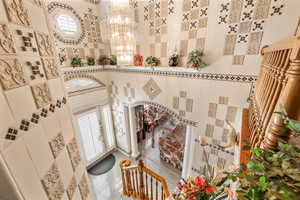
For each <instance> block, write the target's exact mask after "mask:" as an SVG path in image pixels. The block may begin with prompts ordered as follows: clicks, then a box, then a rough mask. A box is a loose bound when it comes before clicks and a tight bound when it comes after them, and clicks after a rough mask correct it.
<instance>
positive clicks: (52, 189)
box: [41, 164, 65, 200]
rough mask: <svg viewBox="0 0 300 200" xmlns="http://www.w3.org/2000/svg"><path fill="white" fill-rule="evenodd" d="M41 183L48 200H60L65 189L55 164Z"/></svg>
mask: <svg viewBox="0 0 300 200" xmlns="http://www.w3.org/2000/svg"><path fill="white" fill-rule="evenodd" d="M41 182H42V185H43V186H44V189H45V191H46V194H47V196H48V198H49V200H58V199H62V196H63V194H64V192H65V189H64V185H63V182H62V180H61V176H60V174H59V171H58V168H57V166H56V164H53V165H52V166H51V168H50V169H49V171H48V172H47V174H46V175H45V176H44V178H43V179H42V180H41Z"/></svg>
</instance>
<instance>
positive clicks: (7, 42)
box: [0, 24, 16, 54]
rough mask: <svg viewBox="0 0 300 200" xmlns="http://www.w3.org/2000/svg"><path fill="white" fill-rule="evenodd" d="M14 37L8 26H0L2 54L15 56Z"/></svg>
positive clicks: (0, 50) (0, 52) (0, 49)
mask: <svg viewBox="0 0 300 200" xmlns="http://www.w3.org/2000/svg"><path fill="white" fill-rule="evenodd" d="M15 53H16V49H15V46H14V42H13V39H12V35H11V33H10V31H9V30H8V27H7V25H6V24H0V54H15Z"/></svg>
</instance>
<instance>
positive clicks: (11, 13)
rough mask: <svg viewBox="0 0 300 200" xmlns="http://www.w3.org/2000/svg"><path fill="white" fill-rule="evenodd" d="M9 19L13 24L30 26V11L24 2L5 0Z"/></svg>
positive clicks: (21, 0)
mask: <svg viewBox="0 0 300 200" xmlns="http://www.w3.org/2000/svg"><path fill="white" fill-rule="evenodd" d="M4 3H5V7H6V10H7V15H8V19H9V21H10V22H11V23H14V24H18V25H23V26H30V21H29V17H28V11H27V9H26V8H25V6H24V3H23V0H4Z"/></svg>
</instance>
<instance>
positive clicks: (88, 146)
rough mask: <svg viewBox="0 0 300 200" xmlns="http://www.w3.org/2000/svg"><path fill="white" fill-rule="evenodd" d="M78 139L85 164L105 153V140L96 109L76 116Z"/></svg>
mask: <svg viewBox="0 0 300 200" xmlns="http://www.w3.org/2000/svg"><path fill="white" fill-rule="evenodd" d="M76 119H77V124H78V127H79V132H80V137H81V141H82V145H83V149H84V154H85V158H86V161H87V163H89V162H91V161H93V160H95V159H96V158H97V157H99V156H101V155H102V154H104V153H105V152H106V146H105V141H104V140H105V138H104V134H103V132H102V130H101V127H100V113H99V110H98V109H93V110H90V111H88V112H85V113H82V114H79V115H76Z"/></svg>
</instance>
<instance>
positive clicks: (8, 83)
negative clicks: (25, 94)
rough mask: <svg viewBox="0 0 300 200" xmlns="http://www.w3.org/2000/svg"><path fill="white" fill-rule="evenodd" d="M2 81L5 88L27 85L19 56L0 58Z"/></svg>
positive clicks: (0, 76) (0, 79)
mask: <svg viewBox="0 0 300 200" xmlns="http://www.w3.org/2000/svg"><path fill="white" fill-rule="evenodd" d="M0 82H1V84H2V87H3V89H4V90H10V89H14V88H18V87H21V86H24V85H26V80H25V78H24V71H23V68H22V66H21V63H20V62H19V60H18V59H17V58H1V59H0Z"/></svg>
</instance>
